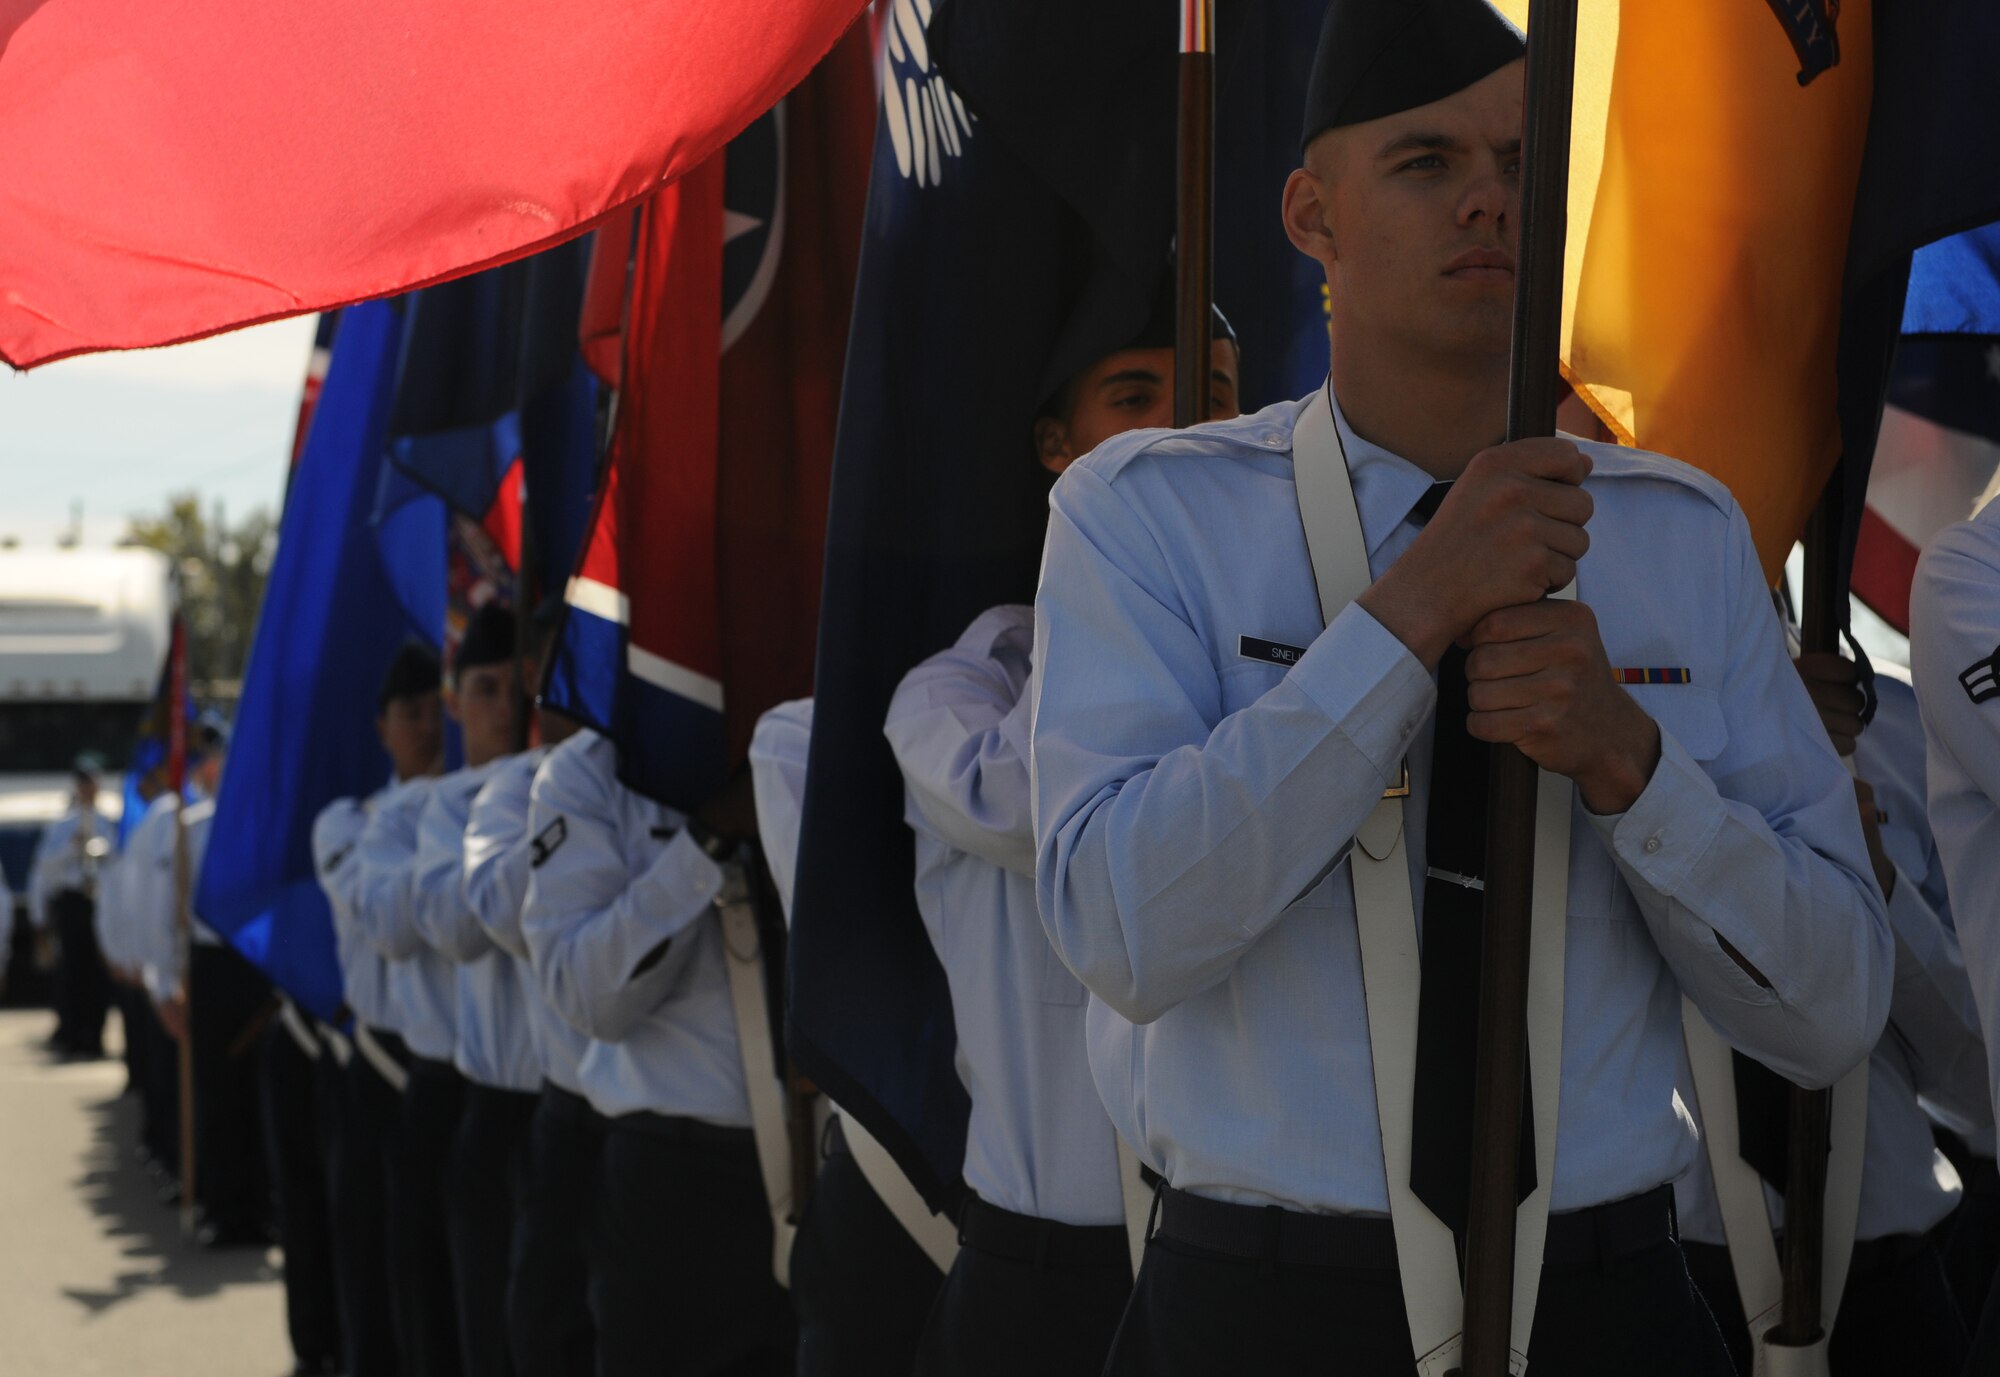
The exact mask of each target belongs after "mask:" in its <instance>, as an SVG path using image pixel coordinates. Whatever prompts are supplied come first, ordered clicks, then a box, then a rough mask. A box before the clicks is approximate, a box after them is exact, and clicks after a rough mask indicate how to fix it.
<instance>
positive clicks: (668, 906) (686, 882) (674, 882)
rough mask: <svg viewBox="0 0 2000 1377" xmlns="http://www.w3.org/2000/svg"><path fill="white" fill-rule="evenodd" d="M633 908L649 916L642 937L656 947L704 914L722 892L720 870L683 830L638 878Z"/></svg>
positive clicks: (686, 831) (684, 829)
mask: <svg viewBox="0 0 2000 1377" xmlns="http://www.w3.org/2000/svg"><path fill="white" fill-rule="evenodd" d="M635 888H636V889H637V890H638V891H639V892H638V894H637V895H635V897H638V898H641V899H642V900H644V901H645V902H642V903H640V904H638V905H635V906H634V907H636V908H638V909H639V910H640V911H641V912H645V913H647V914H650V915H652V916H653V917H654V918H655V920H656V921H653V922H649V923H647V924H646V934H645V935H646V937H647V938H648V939H650V940H651V941H653V942H655V943H657V942H660V941H664V940H665V939H667V938H669V937H676V936H678V935H679V934H681V933H682V932H685V931H686V930H687V929H688V928H689V927H690V926H692V925H693V923H694V921H695V920H696V919H697V918H699V917H701V915H702V914H704V913H706V912H708V909H709V906H710V905H711V904H712V903H713V902H714V900H715V896H716V895H718V894H720V893H721V892H722V867H721V866H719V865H717V864H716V863H715V862H714V861H712V860H710V859H709V858H708V855H707V854H706V853H705V852H703V850H702V849H701V846H700V845H699V844H698V843H697V842H696V841H695V839H694V838H693V836H691V835H690V834H689V833H688V830H687V829H686V828H685V827H683V828H682V829H681V830H680V831H679V832H677V833H675V834H674V839H673V840H672V841H670V842H668V843H667V849H666V850H664V851H662V852H661V853H660V855H659V857H658V859H656V860H655V861H654V862H653V864H652V865H651V866H649V867H647V870H646V873H645V874H644V875H642V876H640V878H639V882H638V884H637V885H636V886H635Z"/></svg>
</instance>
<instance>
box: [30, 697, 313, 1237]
mask: <svg viewBox="0 0 2000 1377" xmlns="http://www.w3.org/2000/svg"><path fill="white" fill-rule="evenodd" d="M228 751H229V728H228V725H227V723H226V722H225V721H224V720H223V719H222V718H221V717H220V716H219V715H216V714H214V713H209V714H205V715H204V716H203V717H202V718H201V719H200V720H199V721H198V722H195V723H193V724H192V725H191V726H190V728H189V731H188V757H187V767H188V768H187V778H186V798H185V799H183V797H182V796H181V794H179V793H176V792H175V791H174V790H173V789H172V788H171V787H170V785H169V781H168V779H167V764H166V759H165V752H164V751H163V750H161V749H158V748H157V747H156V748H155V749H153V750H152V751H151V753H150V755H149V756H148V757H146V758H143V759H140V760H138V761H136V762H135V764H134V767H133V770H132V777H133V780H134V784H135V792H136V796H137V798H138V800H139V802H140V803H141V804H142V805H143V811H137V812H135V813H132V814H129V815H128V816H127V818H126V819H125V822H126V823H127V824H128V826H127V827H125V828H124V829H123V830H124V836H123V840H122V845H121V844H120V837H119V833H120V830H121V829H120V826H119V825H118V824H117V823H115V822H114V821H113V820H112V819H111V816H110V815H109V813H108V812H107V811H106V810H105V809H104V807H103V805H102V802H101V800H100V797H99V776H100V774H101V773H102V771H103V769H104V762H103V760H102V759H101V758H100V757H97V756H95V755H90V754H86V755H83V756H80V757H78V759H77V761H76V764H75V767H74V770H73V771H72V785H73V793H72V801H71V804H70V807H69V809H68V810H67V811H66V812H65V813H64V814H63V816H62V817H60V818H58V819H57V820H56V821H55V822H53V823H51V824H50V825H49V826H48V827H47V828H46V829H44V831H43V833H42V835H41V837H40V839H39V840H38V843H37V846H36V851H35V856H34V859H33V861H32V863H31V866H30V870H29V876H28V901H29V902H28V910H29V919H30V922H31V924H33V925H34V926H35V927H37V928H39V929H42V930H43V931H44V932H46V933H47V934H49V935H50V936H51V938H52V945H53V946H54V948H55V990H54V1002H55V1006H56V1016H57V1021H56V1027H55V1029H54V1031H53V1032H52V1033H51V1035H50V1037H49V1039H48V1045H49V1048H50V1050H51V1051H53V1052H56V1053H58V1054H59V1055H61V1056H63V1057H65V1058H94V1057H98V1056H102V1055H103V1052H104V1030H105V1020H106V1015H107V1014H108V1013H109V1011H110V1010H111V1009H113V1008H115V1009H117V1011H118V1013H119V1019H120V1022H121V1024H122V1025H123V1030H124V1058H125V1063H126V1068H127V1072H128V1080H127V1084H126V1088H127V1091H128V1092H129V1093H131V1094H132V1095H134V1096H135V1097H136V1098H137V1099H138V1101H139V1106H140V1116H139V1117H140V1131H139V1143H138V1145H137V1146H138V1155H139V1159H140V1161H141V1162H142V1163H143V1164H144V1166H145V1168H146V1170H147V1171H148V1173H149V1174H150V1176H151V1178H152V1181H153V1184H154V1187H155V1189H156V1191H157V1193H158V1195H159V1197H160V1199H161V1200H162V1201H163V1202H164V1203H168V1204H174V1203H177V1202H178V1201H179V1199H180V1195H181V1189H182V1183H181V1161H180V1158H181V1147H182V1138H183V1134H182V1124H181V1117H182V1115H181V1105H182V1101H181V1077H180V1071H181V1060H182V1056H181V1044H182V1043H183V1042H187V1043H189V1044H190V1055H191V1058H192V1068H193V1072H194V1075H193V1079H192V1087H193V1091H194V1095H193V1110H194V1114H193V1123H192V1124H190V1125H188V1128H189V1129H190V1136H192V1137H193V1138H194V1139H195V1140H196V1141H197V1142H198V1143H199V1144H200V1150H199V1151H198V1152H197V1153H196V1156H195V1173H196V1177H197V1181H196V1190H195V1192H194V1197H195V1199H196V1200H198V1201H199V1202H200V1206H201V1209H200V1214H199V1217H198V1218H197V1220H196V1225H197V1230H198V1233H197V1237H198V1239H199V1240H200V1242H201V1243H202V1244H204V1245H205V1246H212V1247H225V1248H227V1247H243V1246H263V1245H264V1244H266V1243H267V1242H269V1241H270V1237H271V1228H272V1224H273V1207H272V1201H271V1192H270V1180H271V1173H270V1171H269V1169H268V1165H267V1164H268V1161H269V1148H270V1144H269V1142H268V1139H267V1135H268V1134H269V1133H270V1132H272V1131H273V1124H272V1122H271V1121H270V1120H269V1119H268V1118H267V1116H266V1115H265V1114H264V1112H263V1106H264V1105H265V1103H266V1102H267V1101H271V1102H282V1100H283V1097H284V1095H285V1094H286V1093H287V1090H286V1087H287V1086H288V1085H289V1084H290V1083H291V1081H292V1079H293V1078H292V1077H291V1076H290V1075H289V1071H290V1059H291V1058H292V1057H295V1056H297V1055H298V1054H297V1052H296V1051H295V1050H294V1041H293V1040H294V1038H295V1037H297V1036H300V1035H302V1034H303V1032H304V1029H303V1025H302V1024H300V1023H299V1022H298V1021H297V1020H296V1017H294V1018H293V1021H292V1023H291V1025H290V1027H289V1028H288V1027H287V1025H286V1023H285V1022H284V1021H283V1020H282V1019H281V1018H280V1017H279V1015H280V1012H281V1010H282V1009H283V1008H284V1006H283V1005H282V1002H281V1000H280V999H279V998H278V997H277V996H276V995H275V994H274V993H273V991H272V988H271V985H270V983H269V982H268V981H267V980H265V978H264V977H263V976H262V975H261V974H260V973H259V972H258V971H257V969H256V968H255V967H254V966H252V965H251V964H250V963H249V962H248V961H247V960H245V959H244V958H243V957H242V956H241V955H239V954H238V953H237V952H236V951H235V950H234V949H232V948H231V947H230V946H229V945H228V944H227V943H225V942H224V941H223V940H222V938H221V937H220V936H218V935H217V934H216V932H215V931H214V930H213V929H211V928H210V927H208V926H207V925H206V924H204V923H202V922H201V921H200V920H199V919H194V920H193V921H192V922H191V924H190V927H189V931H188V933H187V937H188V939H189V941H188V947H187V951H186V953H185V956H183V953H182V951H181V949H180V947H181V934H180V932H179V930H178V926H177V923H176V916H177V914H178V913H179V912H180V911H181V910H182V908H183V907H184V901H183V900H182V899H181V898H179V897H177V896H178V895H179V893H180V891H179V888H178V883H179V882H178V880H177V878H176V877H177V875H178V876H182V877H184V878H186V879H187V880H188V882H189V887H190V888H191V887H192V880H193V877H194V876H196V875H198V874H199V872H200V866H201V862H202V858H203V856H204V855H205V853H206V851H207V848H208V838H209V832H210V828H211V826H212V824H213V822H214V817H215V792H216V787H217V783H218V781H219V780H220V778H221V775H222V767H223V762H224V760H225V759H226V758H227V755H228ZM183 848H184V851H183ZM183 854H184V855H185V860H186V863H185V866H183V865H182V863H181V859H180V857H181V856H182V855H183ZM183 971H187V972H189V973H190V975H189V978H190V979H192V980H193V981H194V982H195V983H196V984H198V985H199V986H200V988H201V991H202V998H201V1010H202V1016H201V1017H200V1018H190V1016H189V1005H188V999H187V992H186V991H185V989H183V987H182V973H183ZM0 974H4V972H0Z"/></svg>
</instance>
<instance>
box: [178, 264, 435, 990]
mask: <svg viewBox="0 0 2000 1377" xmlns="http://www.w3.org/2000/svg"><path fill="white" fill-rule="evenodd" d="M400 340H401V326H400V319H399V312H398V309H397V307H396V306H395V305H394V304H392V303H389V302H367V303H364V304H362V305H359V306H353V307H349V308H348V309H347V310H345V311H343V312H342V313H341V320H340V327H339V331H338V334H337V335H336V337H335V340H334V348H333V357H332V361H331V363H330V365H329V367H328V371H327V377H326V384H325V390H324V391H323V393H322V394H321V397H320V401H319V405H318V408H317V410H316V412H315V415H314V417H313V421H312V427H311V432H310V434H309V435H308V436H307V438H306V445H305V450H304V453H303V454H302V455H301V456H300V459H299V463H298V466H297V468H296V470H295V471H294V473H293V476H292V481H291V488H290V491H289V492H288V493H287V495H286V501H285V511H284V516H283V519H282V523H281V525H280V528H279V536H278V550H277V556H276V558H275V559H274V561H273V562H272V565H271V574H270V579H269V581H268V582H267V583H266V585H265V590H264V604H263V608H262V610H261V611H260V612H259V614H258V619H257V634H256V636H255V638H254V639H253V641H252V642H251V647H250V663H249V666H248V668H247V670H246V671H245V674H244V680H243V699H242V704H241V706H240V707H239V708H238V710H237V715H236V724H235V729H234V732H233V734H232V737H231V748H230V753H229V765H228V768H227V769H226V770H225V771H224V772H223V779H222V791H221V793H220V795H219V796H218V798H217V799H216V815H215V825H214V831H213V832H212V833H211V834H210V842H209V848H208V854H207V858H206V860H205V861H204V863H203V865H202V872H201V882H200V887H199V889H198V890H197V891H196V893H195V896H194V908H195V912H197V913H198V914H200V915H201V918H202V920H203V921H204V922H206V923H207V924H208V925H209V926H210V927H212V928H214V929H215V930H216V931H218V932H220V933H222V934H223V935H224V936H226V937H227V938H228V939H229V940H230V941H231V942H232V943H234V944H235V946H236V948H237V950H239V951H241V952H242V953H243V954H244V955H245V956H247V957H248V958H249V959H250V960H251V961H252V962H253V963H255V964H256V965H257V966H259V967H260V968H262V969H263V970H264V972H265V973H266V974H267V975H269V976H270V977H271V979H272V980H273V981H275V982H276V983H277V984H278V985H279V986H280V987H281V988H283V989H284V990H285V991H286V992H287V993H289V994H290V995H291V996H292V997H293V998H294V999H296V1000H298V1002H299V1003H300V1004H301V1005H303V1006H304V1007H305V1008H307V1009H309V1010H311V1011H312V1012H313V1013H314V1014H316V1015H317V1016H319V1017H321V1018H324V1019H328V1020H331V1019H332V1018H334V1017H335V1015H336V1013H337V1011H338V1010H339V1008H340V1004H341V980H340V967H339V965H338V963H337V961H336V959H335V955H334V946H333V926H332V915H331V914H330V912H329V911H328V909H327V903H326V896H325V895H324V893H323V892H322V891H321V889H320V887H319V881H318V879H317V878H316V876H315V874H314V870H313V861H312V825H313V820H314V819H315V818H317V817H318V816H319V813H320V810H321V809H323V808H325V807H326V805H327V804H329V803H331V802H333V801H334V800H335V799H339V798H348V797H356V796H361V795H366V794H369V793H372V792H373V791H374V790H375V789H377V788H378V787H380V786H381V785H382V783H383V782H384V781H385V780H386V779H387V778H388V776H389V760H388V757H387V755H385V754H384V752H383V750H382V747H381V744H380V743H379V742H378V741H377V740H376V736H375V727H374V716H375V691H376V687H377V685H378V683H379V682H380V680H381V676H382V672H383V670H384V668H385V667H386V666H387V665H388V663H389V660H390V658H391V657H392V656H393V655H394V654H395V652H396V649H397V647H398V646H399V645H400V644H401V643H402V641H403V640H404V638H405V637H406V636H407V635H409V633H410V630H411V627H410V626H409V625H407V624H406V623H405V622H404V621H403V620H402V619H400V618H398V617H396V616H394V615H385V612H386V611H387V610H388V609H391V608H393V607H395V606H396V605H397V604H398V602H399V598H398V596H397V594H396V591H395V589H394V587H393V586H392V584H391V582H390V579H389V577H388V574H387V572H386V569H385V559H392V558H396V557H398V556H400V555H401V554H402V553H403V552H401V551H399V550H397V549H395V548H393V547H391V546H390V545H388V544H386V543H385V539H384V533H383V532H381V531H380V530H378V529H377V527H376V526H375V525H374V523H373V521H372V520H371V518H372V515H373V512H374V508H375V496H376V488H377V484H378V481H379V478H380V471H381V468H382V463H383V459H382V456H383V453H384V446H385V442H386V439H387V434H388V424H389V408H390V401H391V398H392V396H393V383H394V379H395V366H396V357H397V347H398V345H399V343H400ZM426 500H427V501H429V502H431V503H432V504H433V505H434V506H435V505H436V500H435V499H426ZM438 521H439V523H440V524H441V521H442V517H441V514H440V515H439V516H438ZM419 553H420V555H423V557H425V558H427V557H428V555H427V553H426V552H423V551H420V552H419ZM407 563H409V564H410V566H411V572H410V574H409V577H412V578H414V577H415V573H414V571H415V568H416V567H417V563H416V562H415V561H407ZM431 567H432V568H433V569H434V571H435V573H434V577H435V578H436V580H437V582H438V583H439V584H440V585H442V583H443V579H444V566H443V563H442V560H441V559H440V560H439V561H438V562H437V563H435V564H434V565H432V566H431Z"/></svg>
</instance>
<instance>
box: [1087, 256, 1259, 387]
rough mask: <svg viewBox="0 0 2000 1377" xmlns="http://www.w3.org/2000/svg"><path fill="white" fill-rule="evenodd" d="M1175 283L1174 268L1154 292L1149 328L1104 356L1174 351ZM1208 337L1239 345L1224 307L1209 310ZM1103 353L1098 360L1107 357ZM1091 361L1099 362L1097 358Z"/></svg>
mask: <svg viewBox="0 0 2000 1377" xmlns="http://www.w3.org/2000/svg"><path fill="white" fill-rule="evenodd" d="M1175 291H1176V288H1175V283H1174V274H1173V271H1172V265H1169V266H1168V271H1167V273H1166V274H1165V275H1164V276H1162V277H1161V278H1160V287H1159V290H1158V291H1156V292H1154V293H1153V313H1152V315H1150V316H1148V317H1147V318H1146V328H1145V329H1143V330H1141V331H1140V332H1139V333H1138V334H1137V335H1136V336H1134V337H1133V338H1132V339H1130V340H1127V341H1126V342H1125V343H1124V344H1121V345H1116V346H1114V347H1112V348H1110V349H1106V350H1105V351H1104V354H1115V353H1117V352H1118V350H1120V349H1171V348H1173V347H1174V345H1175V343H1176V342H1177V341H1176V340H1175V338H1174V323H1175V322H1174V315H1175V310H1174V307H1175V305H1176V304H1177V302H1176V297H1175ZM1208 337H1209V339H1211V340H1218V339H1226V340H1228V341H1229V342H1230V343H1231V344H1236V343H1238V341H1237V338H1236V327H1235V326H1233V325H1231V324H1230V323H1229V317H1228V316H1225V315H1224V314H1222V308H1221V307H1220V306H1216V305H1212V304H1211V305H1210V306H1209V308H1208ZM1104 354H1099V355H1098V356H1097V357H1098V358H1103V357H1104ZM1091 362H1093V363H1094V362H1096V360H1095V359H1093V360H1092V361H1091Z"/></svg>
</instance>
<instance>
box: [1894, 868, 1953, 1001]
mask: <svg viewBox="0 0 2000 1377" xmlns="http://www.w3.org/2000/svg"><path fill="white" fill-rule="evenodd" d="M1889 930H1890V932H1892V933H1894V934H1895V938H1896V983H1897V984H1898V985H1899V986H1900V985H1901V984H1902V983H1903V982H1904V980H1905V979H1907V978H1910V977H1917V978H1921V979H1924V980H1928V979H1929V978H1930V968H1931V963H1932V962H1933V961H1935V960H1936V959H1937V949H1938V943H1939V942H1940V940H1941V939H1942V937H1943V934H1944V928H1943V925H1942V924H1941V923H1940V922H1939V921H1938V916H1937V914H1935V913H1933V912H1932V911H1931V906H1930V905H1929V904H1928V903H1926V902H1925V901H1924V896H1923V893H1922V891H1920V890H1919V889H1918V888H1917V885H1916V882H1915V881H1914V880H1912V879H1911V878H1910V877H1909V876H1908V875H1906V874H1904V873H1903V868H1902V867H1901V866H1897V867H1896V892H1895V893H1894V894H1892V895H1890V896H1889ZM1906 966H1907V967H1908V968H1909V969H1905V968H1906Z"/></svg>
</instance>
